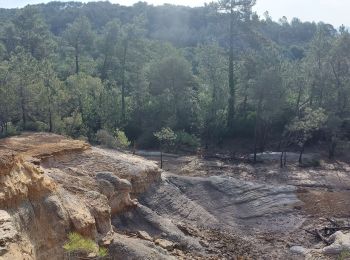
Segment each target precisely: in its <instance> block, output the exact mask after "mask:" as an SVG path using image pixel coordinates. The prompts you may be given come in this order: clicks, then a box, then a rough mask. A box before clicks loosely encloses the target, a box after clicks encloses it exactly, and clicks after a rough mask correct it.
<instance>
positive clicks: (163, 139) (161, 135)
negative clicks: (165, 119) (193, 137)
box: [154, 127, 176, 149]
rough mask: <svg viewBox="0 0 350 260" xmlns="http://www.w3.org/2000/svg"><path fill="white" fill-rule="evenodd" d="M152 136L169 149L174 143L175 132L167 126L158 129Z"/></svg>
mask: <svg viewBox="0 0 350 260" xmlns="http://www.w3.org/2000/svg"><path fill="white" fill-rule="evenodd" d="M154 136H155V137H156V138H157V139H158V141H159V143H160V145H161V146H163V145H164V146H165V147H166V148H167V149H170V148H171V147H173V146H174V144H175V140H176V134H175V133H174V131H173V130H172V129H171V128H169V127H163V128H162V129H161V130H160V131H158V132H155V133H154Z"/></svg>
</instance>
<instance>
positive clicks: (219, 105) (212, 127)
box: [197, 43, 229, 143]
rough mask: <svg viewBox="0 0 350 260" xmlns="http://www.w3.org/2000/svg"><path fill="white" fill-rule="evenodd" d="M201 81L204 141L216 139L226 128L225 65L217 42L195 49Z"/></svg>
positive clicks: (226, 94)
mask: <svg viewBox="0 0 350 260" xmlns="http://www.w3.org/2000/svg"><path fill="white" fill-rule="evenodd" d="M197 59H198V70H199V77H200V80H201V81H200V83H201V89H200V92H201V95H200V104H201V109H200V110H201V112H202V113H204V114H203V115H202V117H203V120H204V129H203V131H204V138H205V141H206V143H207V142H208V141H212V140H216V141H217V140H218V139H219V138H220V136H221V135H222V134H223V133H224V131H225V129H226V108H227V102H228V99H227V97H228V94H229V93H228V86H227V80H226V79H227V67H226V63H227V61H226V58H225V56H224V51H223V49H221V48H220V47H219V46H218V44H217V43H216V44H211V45H203V46H200V47H199V48H198V49H197Z"/></svg>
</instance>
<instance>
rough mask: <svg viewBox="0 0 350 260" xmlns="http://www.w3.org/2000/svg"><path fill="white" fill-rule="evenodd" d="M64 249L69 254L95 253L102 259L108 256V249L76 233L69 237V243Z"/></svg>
mask: <svg viewBox="0 0 350 260" xmlns="http://www.w3.org/2000/svg"><path fill="white" fill-rule="evenodd" d="M63 248H64V249H65V250H66V251H68V252H83V253H85V254H90V253H95V254H96V255H98V256H100V257H106V256H107V255H108V250H107V248H104V247H99V246H98V245H97V244H96V243H95V242H94V241H93V240H91V239H88V238H85V237H83V236H82V235H80V234H78V233H75V232H73V233H70V234H69V235H68V241H67V242H66V243H65V244H64V246H63Z"/></svg>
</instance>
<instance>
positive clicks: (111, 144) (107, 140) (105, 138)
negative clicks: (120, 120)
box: [96, 129, 130, 149]
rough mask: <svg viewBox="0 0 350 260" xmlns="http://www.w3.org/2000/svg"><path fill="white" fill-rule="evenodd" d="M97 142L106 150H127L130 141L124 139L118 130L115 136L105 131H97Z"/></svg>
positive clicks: (122, 133)
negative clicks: (106, 148)
mask: <svg viewBox="0 0 350 260" xmlns="http://www.w3.org/2000/svg"><path fill="white" fill-rule="evenodd" d="M96 139H97V141H98V142H99V143H100V144H101V145H103V146H106V147H108V148H111V149H117V148H127V147H128V146H129V145H130V141H129V140H128V138H127V137H126V135H125V133H124V132H123V131H121V130H119V129H117V130H116V131H115V135H114V136H113V135H111V134H110V133H109V132H108V131H106V130H103V129H102V130H98V131H97V133H96Z"/></svg>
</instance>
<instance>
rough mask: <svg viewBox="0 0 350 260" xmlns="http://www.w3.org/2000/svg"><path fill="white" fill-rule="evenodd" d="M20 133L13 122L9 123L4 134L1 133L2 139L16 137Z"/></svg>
mask: <svg viewBox="0 0 350 260" xmlns="http://www.w3.org/2000/svg"><path fill="white" fill-rule="evenodd" d="M18 133H19V131H18V129H17V128H16V126H14V125H13V124H12V123H11V122H10V123H7V126H6V127H5V128H4V129H3V132H2V133H1V132H0V138H3V137H8V136H14V135H17V134H18Z"/></svg>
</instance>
